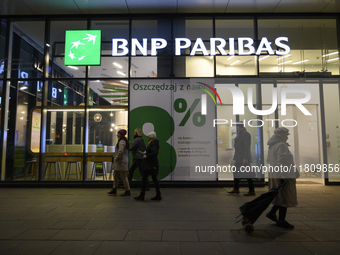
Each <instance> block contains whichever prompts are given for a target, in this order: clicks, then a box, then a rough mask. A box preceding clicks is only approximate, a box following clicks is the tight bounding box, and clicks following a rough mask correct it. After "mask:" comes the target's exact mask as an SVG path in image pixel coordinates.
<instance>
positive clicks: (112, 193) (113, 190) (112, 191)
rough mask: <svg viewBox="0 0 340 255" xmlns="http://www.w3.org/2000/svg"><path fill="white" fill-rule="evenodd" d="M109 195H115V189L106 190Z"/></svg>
mask: <svg viewBox="0 0 340 255" xmlns="http://www.w3.org/2000/svg"><path fill="white" fill-rule="evenodd" d="M107 194H109V195H116V194H117V189H112V190H111V191H110V192H107Z"/></svg>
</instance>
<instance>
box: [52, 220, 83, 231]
mask: <svg viewBox="0 0 340 255" xmlns="http://www.w3.org/2000/svg"><path fill="white" fill-rule="evenodd" d="M86 223H88V221H87V220H61V221H58V222H56V223H55V224H53V225H51V227H50V228H53V229H55V228H56V229H64V228H66V229H80V228H82V227H83V226H84V225H85V224H86Z"/></svg>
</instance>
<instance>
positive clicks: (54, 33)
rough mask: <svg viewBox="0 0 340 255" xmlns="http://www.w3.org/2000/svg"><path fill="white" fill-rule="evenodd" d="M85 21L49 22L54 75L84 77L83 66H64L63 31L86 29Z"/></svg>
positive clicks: (59, 76)
mask: <svg viewBox="0 0 340 255" xmlns="http://www.w3.org/2000/svg"><path fill="white" fill-rule="evenodd" d="M86 29H87V22H86V21H81V20H78V21H72V20H63V21H52V22H51V39H50V40H51V51H50V54H51V56H52V58H53V64H52V69H53V70H55V72H56V73H55V74H54V75H53V76H54V77H58V78H64V77H85V66H76V67H75V66H65V65H64V58H65V56H66V55H67V54H68V53H67V54H66V53H65V31H66V30H86ZM52 54H53V55H52Z"/></svg>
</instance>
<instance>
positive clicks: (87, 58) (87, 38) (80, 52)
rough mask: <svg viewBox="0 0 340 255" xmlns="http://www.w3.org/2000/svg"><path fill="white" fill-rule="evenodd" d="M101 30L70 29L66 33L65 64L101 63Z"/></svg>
mask: <svg viewBox="0 0 340 255" xmlns="http://www.w3.org/2000/svg"><path fill="white" fill-rule="evenodd" d="M100 50H101V31H100V30H69V31H66V34H65V58H64V59H65V60H64V64H65V65H72V66H83V65H100Z"/></svg>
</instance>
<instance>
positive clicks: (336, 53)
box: [322, 51, 339, 58]
mask: <svg viewBox="0 0 340 255" xmlns="http://www.w3.org/2000/svg"><path fill="white" fill-rule="evenodd" d="M338 53H339V51H336V52H332V53H329V54H326V55H322V57H323V58H324V57H327V56H331V55H334V54H338Z"/></svg>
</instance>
